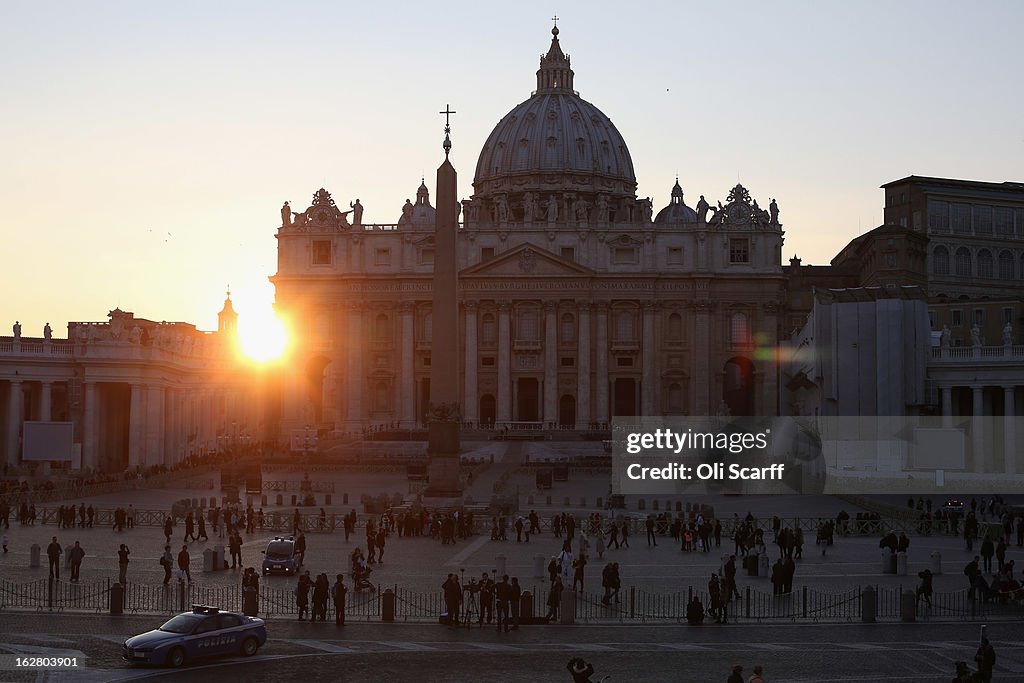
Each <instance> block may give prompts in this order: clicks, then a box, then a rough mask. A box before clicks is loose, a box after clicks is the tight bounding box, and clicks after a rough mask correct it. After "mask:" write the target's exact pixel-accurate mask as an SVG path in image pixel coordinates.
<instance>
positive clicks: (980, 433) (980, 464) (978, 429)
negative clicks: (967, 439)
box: [971, 384, 985, 474]
mask: <svg viewBox="0 0 1024 683" xmlns="http://www.w3.org/2000/svg"><path fill="white" fill-rule="evenodd" d="M984 390H985V387H982V386H978V385H977V384H973V385H971V399H972V404H973V405H972V413H973V417H972V419H971V435H972V437H973V439H972V441H973V444H972V445H973V447H974V448H973V453H972V455H973V458H974V471H975V472H976V473H978V474H981V473H983V472H984V471H985V429H984V427H983V425H984V424H985V420H984V419H983V415H984V412H985V409H984Z"/></svg>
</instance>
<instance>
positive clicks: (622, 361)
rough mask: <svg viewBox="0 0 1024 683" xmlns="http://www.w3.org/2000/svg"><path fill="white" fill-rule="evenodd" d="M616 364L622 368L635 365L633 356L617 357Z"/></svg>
mask: <svg viewBox="0 0 1024 683" xmlns="http://www.w3.org/2000/svg"><path fill="white" fill-rule="evenodd" d="M615 365H616V367H620V368H631V367H633V359H632V358H621V357H620V358H616V359H615Z"/></svg>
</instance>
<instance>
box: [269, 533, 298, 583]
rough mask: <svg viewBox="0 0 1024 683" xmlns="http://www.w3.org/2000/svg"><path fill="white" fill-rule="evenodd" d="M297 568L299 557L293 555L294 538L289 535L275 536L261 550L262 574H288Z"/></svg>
mask: <svg viewBox="0 0 1024 683" xmlns="http://www.w3.org/2000/svg"><path fill="white" fill-rule="evenodd" d="M298 569H299V558H298V557H296V555H295V539H294V538H292V537H291V536H289V537H288V538H282V537H280V536H275V537H274V538H273V540H271V541H270V542H269V543H267V549H266V550H264V551H263V566H262V570H263V575H264V576H266V575H268V574H273V573H275V572H281V573H282V574H287V575H289V576H291V575H293V574H295V573H296V572H297V571H298Z"/></svg>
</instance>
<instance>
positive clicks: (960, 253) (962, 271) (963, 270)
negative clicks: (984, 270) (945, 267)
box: [956, 247, 971, 277]
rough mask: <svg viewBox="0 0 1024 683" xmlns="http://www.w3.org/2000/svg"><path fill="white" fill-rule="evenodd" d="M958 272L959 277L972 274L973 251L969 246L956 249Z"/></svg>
mask: <svg viewBox="0 0 1024 683" xmlns="http://www.w3.org/2000/svg"><path fill="white" fill-rule="evenodd" d="M956 274H957V277H970V276H971V252H970V251H969V250H968V249H967V247H960V248H959V249H957V250H956Z"/></svg>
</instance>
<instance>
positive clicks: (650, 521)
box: [644, 515, 658, 547]
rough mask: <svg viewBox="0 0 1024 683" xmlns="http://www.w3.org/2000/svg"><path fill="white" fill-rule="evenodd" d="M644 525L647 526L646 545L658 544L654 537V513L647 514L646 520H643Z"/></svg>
mask: <svg viewBox="0 0 1024 683" xmlns="http://www.w3.org/2000/svg"><path fill="white" fill-rule="evenodd" d="M644 526H645V527H647V546H648V547H650V546H652V545H653V546H655V547H657V546H658V539H657V538H655V537H654V515H647V521H646V522H644Z"/></svg>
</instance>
